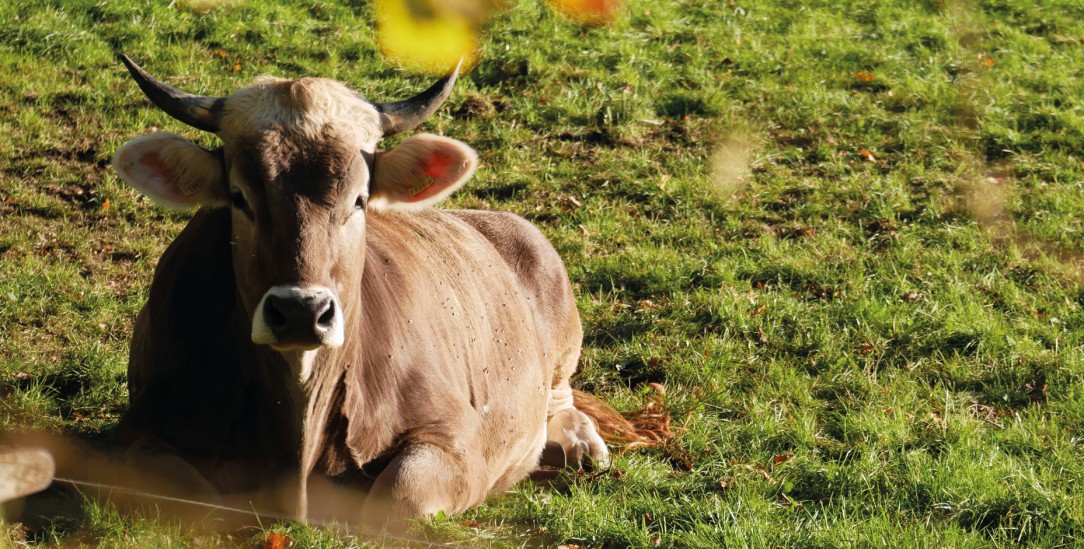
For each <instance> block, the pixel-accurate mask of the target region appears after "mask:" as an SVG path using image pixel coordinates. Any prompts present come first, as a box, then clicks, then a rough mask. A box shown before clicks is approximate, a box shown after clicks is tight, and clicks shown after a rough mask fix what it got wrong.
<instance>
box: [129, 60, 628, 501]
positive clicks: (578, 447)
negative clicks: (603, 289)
mask: <svg viewBox="0 0 1084 549" xmlns="http://www.w3.org/2000/svg"><path fill="white" fill-rule="evenodd" d="M122 60H123V62H124V63H125V65H126V66H127V67H128V70H129V71H130V72H131V74H132V76H133V77H134V78H135V80H136V82H137V83H138V84H139V86H140V88H142V90H143V91H144V93H146V95H147V96H148V97H149V98H150V99H151V101H153V102H154V103H155V104H156V105H157V106H158V107H160V108H162V109H163V110H164V111H166V112H167V113H168V114H170V115H171V116H173V117H174V118H176V119H178V120H180V121H182V122H184V123H186V124H189V125H191V126H194V127H196V128H199V129H201V130H205V131H209V132H213V133H215V134H217V135H218V137H219V138H220V139H221V141H222V146H221V148H219V149H217V150H214V151H208V150H204V149H202V148H200V147H198V146H196V145H195V144H193V143H192V142H190V141H188V140H186V139H184V138H182V137H180V136H178V135H175V134H170V133H155V134H152V135H148V136H144V137H140V138H138V139H134V140H132V141H130V142H129V143H127V144H126V145H125V146H124V147H123V148H122V149H121V150H120V151H119V152H118V153H117V155H116V157H115V159H114V165H115V167H116V169H117V170H118V171H119V172H120V174H121V176H122V177H123V178H124V180H125V181H127V182H128V183H129V184H130V185H132V186H133V187H135V188H136V189H138V190H140V191H141V192H143V193H145V194H146V195H147V196H149V197H150V198H151V199H153V200H154V201H156V202H158V203H160V204H163V205H167V206H172V207H179V208H187V207H192V206H199V207H200V210H199V211H198V212H197V213H196V214H195V216H194V217H193V218H192V220H191V221H190V222H189V224H188V226H187V227H186V228H185V229H184V231H183V232H182V233H181V234H180V236H178V237H177V239H176V240H175V241H174V242H173V243H172V245H170V247H169V249H168V250H167V251H166V253H165V255H164V256H163V257H162V259H161V261H160V263H159V265H158V268H157V270H156V271H155V275H154V282H153V284H152V286H151V290H150V298H149V300H148V302H147V305H146V307H145V308H144V309H143V311H142V313H141V314H140V315H139V318H138V320H137V322H136V327H135V334H134V336H133V338H132V346H131V357H130V364H129V390H130V393H131V395H130V396H131V410H130V411H129V413H128V414H127V415H126V416H125V417H124V419H123V420H122V422H121V425H120V427H119V428H118V435H117V438H118V443H119V445H120V448H121V449H122V451H123V453H124V455H125V456H126V458H127V460H128V461H129V463H131V464H133V465H136V466H139V467H141V468H144V469H148V470H152V471H155V472H156V473H158V474H162V475H165V476H166V477H168V478H170V479H172V483H173V486H174V488H176V489H178V490H179V491H182V492H185V491H187V492H190V493H198V494H202V495H204V496H206V495H208V494H229V493H236V492H247V493H252V492H256V491H259V490H261V489H270V487H274V486H282V485H283V484H287V485H288V486H289V487H290V490H289V494H288V495H287V496H285V499H287V500H289V502H290V505H296V506H297V511H298V512H299V513H300V514H301V515H302V516H305V514H306V512H307V509H308V502H307V500H306V494H307V492H308V489H307V488H308V487H309V485H310V484H309V483H310V476H312V479H313V480H314V479H316V478H320V479H330V482H332V483H334V484H339V485H347V486H357V487H362V488H366V489H367V492H366V494H367V495H366V496H364V498H363V499H362V500H361V502H360V504H359V506H358V507H359V508H357V509H337V510H335V512H337V513H338V514H339V516H340V518H346V519H347V520H353V521H367V522H377V523H384V522H385V521H386V520H391V521H399V520H400V519H403V518H406V517H414V516H426V515H432V514H434V513H437V512H438V511H445V512H449V513H454V512H458V511H462V510H464V509H467V508H469V507H472V506H475V505H478V504H480V503H482V501H483V500H485V498H486V496H487V495H488V494H490V493H492V492H495V491H499V490H504V489H506V488H508V487H510V486H511V485H512V484H514V483H515V482H517V481H519V480H521V479H523V478H524V477H525V476H527V475H528V474H529V473H530V472H531V471H533V470H534V469H536V468H537V467H538V464H539V456H540V454H541V453H542V451H543V448H544V447H545V446H547V443H549V444H550V449H554V448H556V447H557V446H559V447H560V449H561V450H563V453H564V454H565V456H566V457H567V459H568V460H569V462H571V463H573V464H579V463H580V462H581V460H590V461H593V462H595V463H598V464H605V463H607V461H608V458H609V454H608V452H607V449H606V446H605V444H604V443H603V440H602V439H601V438H600V436H599V434H598V432H597V429H596V426H595V423H594V422H593V421H592V420H591V419H590V418H589V417H588V416H587V415H585V414H584V413H583V411H581V410H579V409H577V408H576V407H575V406H574V403H573V392H572V389H571V388H570V386H569V376H571V375H572V374H573V371H574V370H575V367H576V362H577V359H578V356H579V353H580V343H581V337H582V330H581V327H580V320H579V315H578V313H577V310H576V304H575V300H574V298H573V295H572V289H571V287H570V285H569V281H568V276H567V274H566V272H565V268H564V266H563V264H562V262H561V259H560V258H559V257H558V255H557V253H556V251H555V250H554V249H553V247H552V246H551V245H550V244H549V243H548V242H547V241H546V239H545V237H543V235H542V234H541V233H540V232H539V231H538V230H537V229H536V228H534V227H533V226H532V225H531V224H530V223H528V222H527V221H525V220H524V219H522V218H520V217H517V216H515V215H512V214H509V213H503V212H484V211H446V210H437V209H432V208H430V206H432V205H434V204H435V203H437V202H439V201H440V200H442V199H443V198H445V197H446V196H448V195H449V194H450V193H452V192H453V191H454V190H456V189H457V188H458V187H459V186H461V185H462V184H463V183H464V182H465V181H466V180H467V179H468V178H469V177H470V176H471V174H472V173H473V172H474V169H475V167H476V165H477V156H476V154H475V153H474V151H473V150H472V149H471V148H469V147H468V146H467V145H465V144H463V143H461V142H459V141H456V140H453V139H449V138H445V137H439V136H436V135H429V134H419V135H414V136H412V137H409V138H407V139H406V140H404V141H402V143H401V144H399V145H398V146H396V147H395V148H393V149H391V150H387V151H380V150H377V144H378V142H379V141H380V139H381V138H383V137H386V136H389V135H392V134H395V133H398V132H401V131H404V130H408V129H410V128H413V127H414V126H416V125H417V124H419V123H421V122H422V121H423V120H424V119H425V118H426V117H428V116H429V115H430V114H432V113H433V111H435V110H436V109H437V108H438V107H439V105H440V104H441V103H442V102H443V101H444V100H445V99H446V98H447V96H448V95H449V94H450V92H451V89H452V84H453V83H454V81H455V74H454V73H453V74H452V75H451V76H449V77H446V78H444V79H442V80H440V81H438V82H437V83H436V84H435V85H434V86H433V87H431V88H430V89H428V90H426V91H425V92H422V93H421V94H419V95H418V96H417V97H415V98H413V99H410V100H407V101H401V102H396V103H387V104H375V103H370V102H369V101H366V100H365V99H363V98H361V97H359V96H358V95H357V94H355V93H354V92H352V91H350V90H349V89H347V88H346V87H345V86H343V85H342V84H339V83H337V82H334V81H331V80H324V79H314V78H302V79H300V80H282V79H277V78H269V77H264V78H260V79H258V80H256V81H255V83H254V84H252V85H251V86H249V87H247V88H244V89H242V90H240V91H238V92H236V93H235V94H234V95H232V96H230V97H227V98H215V97H202V96H195V95H189V94H187V93H184V92H181V91H179V90H176V89H173V88H171V87H169V86H166V85H165V84H163V83H161V82H159V81H157V80H155V79H154V78H153V77H151V76H150V75H148V74H147V73H145V72H144V71H143V70H142V69H140V68H139V67H138V66H136V65H135V64H134V63H132V62H131V61H130V60H128V59H127V58H126V57H122ZM610 412H612V410H610ZM558 453H560V450H558ZM279 495H280V496H281V494H279ZM312 507H313V508H314V509H315V508H316V507H318V502H316V501H315V500H314V501H313V505H312Z"/></svg>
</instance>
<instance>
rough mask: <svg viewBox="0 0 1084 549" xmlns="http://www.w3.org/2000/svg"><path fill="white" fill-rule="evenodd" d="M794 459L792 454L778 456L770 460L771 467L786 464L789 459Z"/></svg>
mask: <svg viewBox="0 0 1084 549" xmlns="http://www.w3.org/2000/svg"><path fill="white" fill-rule="evenodd" d="M792 457H794V455H792V454H779V455H778V456H775V457H773V458H772V465H779V464H781V463H785V462H787V461H788V460H789V459H790V458H792Z"/></svg>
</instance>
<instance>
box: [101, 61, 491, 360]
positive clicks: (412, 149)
mask: <svg viewBox="0 0 1084 549" xmlns="http://www.w3.org/2000/svg"><path fill="white" fill-rule="evenodd" d="M121 60H122V61H123V62H124V64H125V65H126V66H127V67H128V70H129V72H131V74H132V77H133V78H135V80H136V82H137V83H138V84H139V87H140V88H141V89H142V90H143V92H144V93H145V94H146V95H147V97H148V98H149V99H150V100H151V101H152V102H153V103H154V104H155V105H157V106H158V107H159V108H161V109H162V110H164V111H165V112H166V113H167V114H169V115H170V116H172V117H173V118H176V119H177V120H180V121H181V122H184V123H185V124H188V125H190V126H193V127H195V128H198V129H200V130H204V131H208V132H213V133H215V134H217V135H218V136H219V137H220V138H221V140H222V146H221V148H219V149H217V150H214V151H208V150H205V149H202V148H200V147H199V146H197V145H195V144H194V143H192V142H191V141H188V140H187V139H185V138H183V137H181V136H179V135H175V134H171V133H155V134H152V135H148V136H144V137H140V138H138V139H134V140H132V141H130V142H128V143H127V144H126V145H125V146H124V147H123V148H121V149H120V151H118V152H117V154H116V156H115V157H114V159H113V165H114V166H115V167H116V169H117V171H118V172H120V175H121V177H122V178H124V180H125V181H127V182H128V183H129V184H130V185H132V186H133V187H135V188H136V189H138V190H140V191H141V192H143V193H144V194H146V195H147V196H149V197H150V198H151V199H153V200H154V201H155V202H157V203H159V204H162V205H165V206H169V207H174V208H188V207H193V206H201V207H205V208H228V209H229V210H230V211H231V216H232V242H231V244H232V248H233V263H234V272H235V275H236V278H237V280H236V282H237V288H238V293H239V295H240V298H241V302H242V304H243V306H244V308H245V310H246V312H247V314H248V315H249V316H250V318H251V320H252V341H253V342H254V343H256V344H259V345H269V346H271V347H272V348H274V349H275V350H277V351H279V352H281V353H283V355H284V356H285V357H286V358H287V360H288V361H289V362H291V363H292V364H293V365H294V366H295V367H298V368H299V371H298V372H297V373H298V374H299V375H300V376H301V379H302V381H304V380H305V379H307V377H308V375H309V368H310V366H311V364H312V360H311V359H312V357H313V356H314V355H315V353H314V351H317V350H319V349H327V348H335V347H338V346H340V345H342V344H343V342H344V339H345V338H346V337H348V333H347V331H346V326H345V324H346V323H347V320H346V317H347V315H346V313H344V310H343V305H344V303H357V301H358V300H359V298H360V296H358V295H357V293H358V292H360V286H361V273H362V270H363V268H364V260H365V219H366V215H367V212H370V211H373V210H376V209H385V210H386V209H418V208H424V207H427V206H430V205H432V204H434V203H436V202H438V201H440V200H441V199H443V198H444V197H446V196H448V195H449V194H450V193H451V192H452V191H454V190H455V189H456V188H458V187H459V186H460V185H462V184H463V183H464V182H465V181H466V180H467V178H469V177H470V175H471V174H472V173H473V172H474V169H475V166H476V164H477V156H476V154H475V153H474V151H473V150H471V148H470V147H468V146H467V145H465V144H463V143H461V142H459V141H456V140H453V139H448V138H445V137H439V136H435V135H428V134H420V135H415V136H412V137H409V138H407V139H406V140H404V141H403V142H402V143H401V144H399V145H398V146H397V147H395V148H393V149H391V150H388V151H379V150H377V144H378V142H379V141H380V140H381V138H383V137H386V136H389V135H392V134H395V133H398V132H402V131H405V130H409V129H411V128H413V127H415V126H417V125H418V124H420V123H421V122H422V121H423V120H425V118H427V117H428V116H429V115H431V114H432V113H433V112H434V111H435V110H436V109H437V108H438V107H439V106H440V105H441V103H443V102H444V100H445V99H447V97H448V95H449V94H450V93H451V89H452V85H453V84H454V82H455V78H456V74H457V72H458V69H457V71H456V72H455V73H452V74H451V75H450V76H448V77H445V78H443V79H441V80H439V81H438V82H437V83H436V84H435V85H433V86H432V87H430V88H429V89H428V90H426V91H424V92H422V93H421V94H419V95H417V96H416V97H414V98H412V99H408V100H405V101H398V102H394V103H384V104H380V103H371V102H369V101H367V100H365V99H363V98H361V97H360V96H359V95H357V94H356V93H355V92H353V91H351V90H349V89H348V88H346V87H345V86H343V85H342V84H340V83H338V82H335V81H332V80H325V79H317V78H302V79H300V80H283V79H278V78H270V77H263V78H260V79H258V80H256V81H255V82H254V83H253V84H252V85H251V86H249V87H247V88H244V89H242V90H240V91H238V92H236V93H234V94H233V95H231V96H229V97H204V96H197V95H191V94H188V93H185V92H182V91H179V90H177V89H174V88H172V87H170V86H167V85H165V84H163V83H161V82H159V81H157V80H155V79H154V78H153V77H152V76H150V75H149V74H147V73H146V72H144V71H143V70H142V69H141V68H140V67H139V66H137V65H136V64H134V63H133V62H132V61H131V60H129V59H128V58H127V57H124V56H121Z"/></svg>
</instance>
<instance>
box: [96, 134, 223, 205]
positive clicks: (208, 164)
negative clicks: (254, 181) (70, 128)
mask: <svg viewBox="0 0 1084 549" xmlns="http://www.w3.org/2000/svg"><path fill="white" fill-rule="evenodd" d="M113 168H114V169H116V170H117V172H118V173H119V174H120V176H121V177H122V178H123V179H124V180H125V181H126V182H128V184H129V185H131V186H132V187H134V188H135V189H136V190H138V191H140V192H142V193H143V194H145V195H147V196H148V197H150V199H151V200H153V201H155V202H157V203H159V204H161V205H163V206H166V207H168V208H177V209H183V208H188V207H191V206H221V205H225V204H226V198H227V197H226V191H225V185H224V184H223V181H222V165H221V162H220V161H219V159H218V157H217V156H216V155H215V154H214V153H212V152H210V151H207V150H204V149H202V148H200V147H199V146H198V145H196V144H195V143H193V142H191V141H189V140H187V139H185V138H183V137H181V136H179V135H177V134H174V133H167V132H160V133H154V134H151V135H145V136H143V137H138V138H136V139H133V140H131V141H129V142H128V143H127V144H125V145H124V146H123V147H121V149H120V150H119V151H117V154H116V155H115V156H113Z"/></svg>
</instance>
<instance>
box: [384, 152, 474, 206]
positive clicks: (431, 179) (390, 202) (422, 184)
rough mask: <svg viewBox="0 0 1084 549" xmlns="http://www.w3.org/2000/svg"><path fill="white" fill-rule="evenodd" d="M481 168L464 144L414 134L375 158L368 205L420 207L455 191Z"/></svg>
mask: <svg viewBox="0 0 1084 549" xmlns="http://www.w3.org/2000/svg"><path fill="white" fill-rule="evenodd" d="M477 167H478V154H477V153H475V152H474V149H472V148H470V147H469V146H467V145H466V144H465V143H463V142H460V141H456V140H455V139H450V138H447V137H440V136H439V135H432V134H427V133H422V134H418V135H415V136H411V137H409V138H407V139H405V140H403V142H402V143H400V144H399V146H398V147H395V148H394V149H392V150H390V151H388V152H385V153H382V154H380V155H379V156H377V158H376V168H375V170H374V171H375V177H374V178H373V184H372V189H371V190H370V193H369V207H372V208H380V209H385V208H386V209H410V210H413V209H420V208H424V207H426V206H432V205H433V204H436V203H437V202H440V201H441V200H444V198H445V197H447V196H448V195H450V194H452V192H453V191H455V190H456V189H458V188H459V187H460V186H462V185H463V183H466V181H467V179H470V176H471V174H473V173H474V170H475V168H477Z"/></svg>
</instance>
